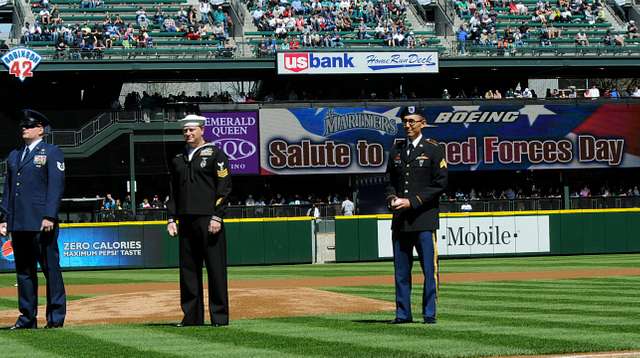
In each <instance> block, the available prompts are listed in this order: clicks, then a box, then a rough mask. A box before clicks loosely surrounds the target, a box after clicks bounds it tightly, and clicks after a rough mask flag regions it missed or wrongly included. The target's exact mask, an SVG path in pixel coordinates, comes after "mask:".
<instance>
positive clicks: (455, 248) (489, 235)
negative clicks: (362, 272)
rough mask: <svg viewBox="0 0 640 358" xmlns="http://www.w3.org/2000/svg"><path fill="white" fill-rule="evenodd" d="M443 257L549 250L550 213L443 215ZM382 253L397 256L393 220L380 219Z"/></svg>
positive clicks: (440, 248)
mask: <svg viewBox="0 0 640 358" xmlns="http://www.w3.org/2000/svg"><path fill="white" fill-rule="evenodd" d="M436 237H437V243H438V253H439V255H441V256H466V255H493V254H515V253H544V252H549V250H550V247H549V245H550V244H549V216H546V215H531V216H529V215H522V216H487V217H473V216H469V217H441V218H440V229H438V231H437V233H436ZM378 256H379V257H381V258H385V257H393V248H392V246H391V220H379V221H378Z"/></svg>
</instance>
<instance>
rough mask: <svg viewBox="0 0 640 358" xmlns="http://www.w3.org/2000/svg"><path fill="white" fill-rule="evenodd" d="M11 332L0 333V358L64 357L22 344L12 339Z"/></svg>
mask: <svg viewBox="0 0 640 358" xmlns="http://www.w3.org/2000/svg"><path fill="white" fill-rule="evenodd" d="M13 333H14V332H13V331H0V347H2V349H1V350H0V352H2V353H1V356H2V358H27V357H28V358H30V357H34V356H37V357H40V358H59V357H64V355H62V354H55V353H51V352H47V351H42V350H40V349H39V348H38V347H34V346H32V345H30V344H24V343H22V342H21V341H19V340H16V339H14V337H13Z"/></svg>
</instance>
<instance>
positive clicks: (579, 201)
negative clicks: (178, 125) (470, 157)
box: [60, 196, 640, 222]
mask: <svg viewBox="0 0 640 358" xmlns="http://www.w3.org/2000/svg"><path fill="white" fill-rule="evenodd" d="M569 203H570V207H569V208H568V209H574V210H576V209H611V208H638V207H640V196H612V197H601V196H595V197H588V198H570V199H569ZM463 204H470V205H471V209H468V210H463V209H462V205H463ZM310 208H311V205H310V204H301V205H266V206H246V205H230V206H228V207H227V209H226V216H225V217H226V218H229V219H242V218H275V217H295V216H308V215H307V213H308V212H309V209H310ZM318 209H319V210H320V217H321V218H333V217H335V216H338V215H341V209H340V204H321V205H319V206H318ZM562 209H564V208H563V199H562V198H522V199H512V200H509V199H492V200H468V201H463V200H455V201H441V202H440V211H441V212H443V213H461V212H499V211H503V212H504V211H537V210H562ZM358 214H372V213H369V212H359V213H358ZM60 217H61V220H62V221H63V222H121V221H154V220H166V219H167V211H166V209H137V210H136V214H135V215H134V214H133V212H132V211H130V210H84V211H83V210H74V209H73V207H67V208H65V209H63V210H62V211H61V214H60Z"/></svg>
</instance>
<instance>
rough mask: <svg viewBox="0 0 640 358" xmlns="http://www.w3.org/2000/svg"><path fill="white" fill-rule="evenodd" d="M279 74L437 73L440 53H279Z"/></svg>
mask: <svg viewBox="0 0 640 358" xmlns="http://www.w3.org/2000/svg"><path fill="white" fill-rule="evenodd" d="M277 67H278V74H280V75H304V74H313V75H320V74H347V73H353V74H375V73H437V72H438V53H437V52H425V51H380V52H368V51H367V52H279V53H278V56H277Z"/></svg>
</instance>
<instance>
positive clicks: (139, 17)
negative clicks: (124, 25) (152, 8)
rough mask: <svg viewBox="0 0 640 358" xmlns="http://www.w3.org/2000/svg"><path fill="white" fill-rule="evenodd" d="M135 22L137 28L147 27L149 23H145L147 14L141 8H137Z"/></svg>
mask: <svg viewBox="0 0 640 358" xmlns="http://www.w3.org/2000/svg"><path fill="white" fill-rule="evenodd" d="M136 22H137V23H138V26H141V27H142V26H143V25H144V26H147V25H148V24H149V22H148V21H147V12H146V11H145V9H144V8H143V7H142V6H138V10H137V11H136Z"/></svg>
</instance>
